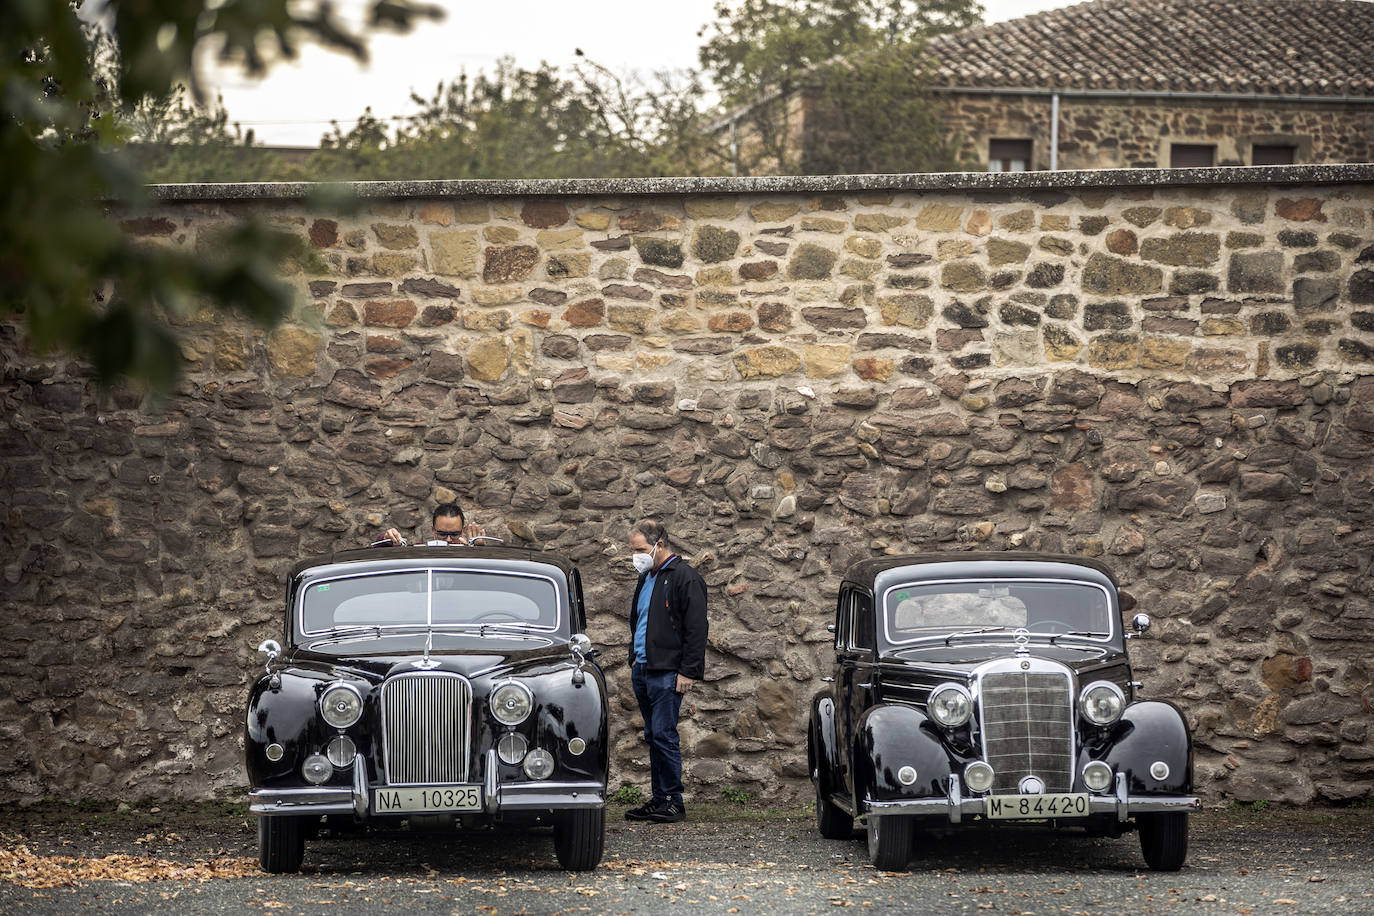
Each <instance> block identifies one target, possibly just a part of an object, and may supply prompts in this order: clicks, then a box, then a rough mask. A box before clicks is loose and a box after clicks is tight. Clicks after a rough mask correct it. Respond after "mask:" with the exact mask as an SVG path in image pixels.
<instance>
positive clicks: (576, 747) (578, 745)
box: [568, 738, 587, 756]
mask: <svg viewBox="0 0 1374 916" xmlns="http://www.w3.org/2000/svg"><path fill="white" fill-rule="evenodd" d="M586 749H587V742H585V741H583V740H582V739H581V738H574V739H572V740H571V741H569V742H568V753H569V754H572V755H573V756H577V755H578V754H580V753H582V752H583V751H585V750H586Z"/></svg>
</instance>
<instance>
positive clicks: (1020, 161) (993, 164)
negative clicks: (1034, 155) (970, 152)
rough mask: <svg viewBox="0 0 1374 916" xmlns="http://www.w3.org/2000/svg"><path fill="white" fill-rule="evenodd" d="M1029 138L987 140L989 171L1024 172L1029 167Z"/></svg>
mask: <svg viewBox="0 0 1374 916" xmlns="http://www.w3.org/2000/svg"><path fill="white" fill-rule="evenodd" d="M1030 161H1031V142H1030V141H1029V140H989V141H988V171H989V172H1024V171H1026V169H1028V168H1030Z"/></svg>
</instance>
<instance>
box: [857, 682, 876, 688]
mask: <svg viewBox="0 0 1374 916" xmlns="http://www.w3.org/2000/svg"><path fill="white" fill-rule="evenodd" d="M854 686H855V687H862V688H863V689H864V690H867V689H868V688H870V687H872V686H873V682H872V681H868V682H867V683H863V684H855V685H854Z"/></svg>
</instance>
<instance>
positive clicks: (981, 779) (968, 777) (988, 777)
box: [964, 760, 996, 792]
mask: <svg viewBox="0 0 1374 916" xmlns="http://www.w3.org/2000/svg"><path fill="white" fill-rule="evenodd" d="M995 776H996V774H995V773H993V771H992V766H991V765H990V764H988V763H986V762H984V761H982V760H975V761H973V763H970V764H969V765H968V766H966V767H964V785H966V786H968V787H969V789H971V790H972V791H974V792H986V791H987V790H988V789H991V788H992V780H993V778H994V777H995Z"/></svg>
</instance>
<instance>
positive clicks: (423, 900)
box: [0, 803, 1374, 916]
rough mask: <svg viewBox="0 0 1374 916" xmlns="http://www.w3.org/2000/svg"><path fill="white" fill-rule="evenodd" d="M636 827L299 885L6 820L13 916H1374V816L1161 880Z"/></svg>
mask: <svg viewBox="0 0 1374 916" xmlns="http://www.w3.org/2000/svg"><path fill="white" fill-rule="evenodd" d="M623 811H624V808H623V807H619V806H617V807H613V808H612V809H611V811H610V818H609V819H608V822H607V824H608V825H607V836H606V856H605V859H604V860H603V862H602V864H601V866H600V867H599V868H598V869H597V870H595V871H593V872H587V873H569V872H563V871H560V870H559V869H558V868H557V865H556V863H555V861H554V857H553V849H552V839H551V836H550V834H549V833H548V832H547V831H517V830H494V831H481V832H475V833H470V834H461V833H460V834H444V835H438V834H426V833H418V832H417V833H412V832H408V831H406V832H397V833H391V834H370V835H364V836H352V835H345V836H341V837H329V836H323V837H321V838H320V839H317V840H315V841H312V842H310V843H309V844H307V847H306V857H305V865H304V867H303V870H302V871H301V873H300V874H297V875H286V876H273V875H267V874H264V873H262V872H261V871H259V870H258V868H257V838H256V832H255V828H254V825H253V821H252V819H251V818H249V817H247V816H246V815H244V814H243V813H242V811H241V809H240V810H235V809H233V808H227V807H206V806H201V807H170V806H167V807H163V808H152V809H149V808H130V809H127V810H122V811H119V810H113V809H110V808H104V809H102V808H99V807H95V808H87V809H84V810H83V809H76V808H70V807H64V806H57V805H43V806H38V807H35V808H29V809H13V810H10V811H8V812H4V813H3V814H0V912H3V913H78V912H80V913H86V912H100V913H130V914H134V913H137V914H143V913H156V914H178V916H186V914H199V913H263V914H271V916H284V914H297V913H301V914H317V913H321V914H322V913H331V914H340V913H342V914H353V913H359V914H361V913H378V912H392V911H399V910H402V909H406V910H415V911H420V912H427V913H429V912H432V913H484V914H490V913H541V914H545V913H547V914H553V913H568V914H572V913H653V914H663V913H675V912H689V911H690V912H692V913H741V914H758V913H774V912H777V913H817V912H831V911H833V910H835V909H837V908H847V907H856V908H859V909H864V910H895V909H898V908H900V909H903V910H912V911H914V912H921V913H979V912H984V911H989V912H994V913H1008V914H1037V913H1038V914H1047V913H1132V914H1136V913H1174V912H1178V911H1180V910H1188V911H1192V912H1199V913H1295V914H1296V913H1304V914H1305V913H1371V912H1374V829H1372V828H1374V807H1369V806H1365V807H1357V808H1341V809H1330V808H1320V809H1317V808H1274V807H1269V808H1262V809H1261V808H1254V807H1247V808H1237V807H1229V808H1215V809H1212V810H1208V811H1203V812H1202V813H1200V814H1198V815H1196V816H1195V817H1194V818H1193V820H1192V837H1191V849H1190V853H1189V858H1188V862H1187V864H1186V865H1185V867H1184V869H1183V870H1182V871H1180V872H1176V873H1172V874H1170V873H1156V872H1150V871H1147V870H1146V869H1145V868H1144V863H1143V860H1142V859H1141V856H1140V849H1139V844H1138V842H1137V839H1136V837H1135V835H1134V834H1127V835H1125V836H1123V837H1121V838H1119V839H1090V838H1088V837H1085V836H1082V835H1078V834H1074V833H1070V832H1059V833H1051V832H1047V831H1039V830H1032V829H1026V828H1021V829H999V830H996V831H984V830H976V829H975V830H960V831H957V832H950V833H946V834H945V835H940V836H931V837H927V838H926V839H925V840H924V841H923V842H921V843H920V844H919V845H918V849H917V852H916V855H915V856H914V858H913V860H912V862H911V866H910V868H911V870H910V871H909V872H907V873H903V874H893V873H885V872H879V871H876V870H874V869H873V868H872V867H870V866H869V865H868V863H867V856H866V850H865V847H864V842H863V840H862V838H861V836H860V835H857V834H856V836H855V837H854V839H852V840H825V839H822V838H821V837H820V836H819V834H818V833H817V832H816V831H815V829H814V826H813V824H812V820H811V815H810V811H809V809H803V808H793V809H785V810H779V809H759V808H752V807H748V806H745V805H731V804H728V803H725V804H721V805H719V806H711V807H701V806H696V807H694V808H693V809H692V810H691V811H690V812H689V820H688V821H687V822H685V823H682V824H674V825H658V824H632V823H626V822H625V821H624V820H623V819H622V817H621V815H622V814H623Z"/></svg>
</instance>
